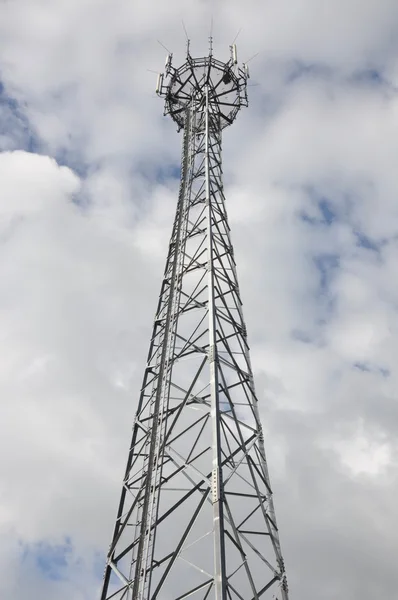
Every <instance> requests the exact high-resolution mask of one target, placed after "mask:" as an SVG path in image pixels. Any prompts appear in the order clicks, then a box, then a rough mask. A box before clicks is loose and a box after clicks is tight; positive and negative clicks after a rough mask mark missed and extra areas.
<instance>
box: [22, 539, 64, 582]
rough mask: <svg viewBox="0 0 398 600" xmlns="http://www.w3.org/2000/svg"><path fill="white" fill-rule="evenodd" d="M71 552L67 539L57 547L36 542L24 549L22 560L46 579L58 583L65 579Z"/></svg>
mask: <svg viewBox="0 0 398 600" xmlns="http://www.w3.org/2000/svg"><path fill="white" fill-rule="evenodd" d="M72 551H73V547H72V542H71V540H70V539H69V538H65V541H64V543H63V544H57V545H53V544H50V543H48V542H38V543H37V544H32V545H30V546H27V547H26V548H25V549H24V552H23V558H22V560H23V562H30V563H31V564H33V565H34V566H35V567H36V569H38V570H39V571H40V572H41V574H42V575H43V577H45V578H46V579H50V580H51V581H59V580H62V579H65V577H66V570H67V569H68V566H69V562H70V557H71V554H72Z"/></svg>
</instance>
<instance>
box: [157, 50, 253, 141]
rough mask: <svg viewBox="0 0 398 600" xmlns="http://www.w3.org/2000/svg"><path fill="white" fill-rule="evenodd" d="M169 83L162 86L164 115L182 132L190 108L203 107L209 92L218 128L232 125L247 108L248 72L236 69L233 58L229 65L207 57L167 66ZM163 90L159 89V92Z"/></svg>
mask: <svg viewBox="0 0 398 600" xmlns="http://www.w3.org/2000/svg"><path fill="white" fill-rule="evenodd" d="M166 76H168V81H167V82H166V83H165V84H164V85H162V90H161V95H163V96H164V97H165V105H166V106H165V112H166V114H169V115H170V116H171V118H172V119H173V120H174V121H175V122H176V123H177V125H178V128H179V129H183V128H184V125H185V120H186V118H187V109H188V108H189V107H190V106H192V103H194V105H195V106H197V107H198V106H201V105H202V106H204V105H205V102H206V92H208V98H209V105H210V109H211V111H212V113H213V115H214V114H216V115H218V117H219V125H220V128H221V129H224V128H225V127H227V126H228V125H231V124H232V123H233V121H234V119H235V118H236V115H237V114H238V112H239V109H240V108H241V106H247V96H246V79H247V77H246V73H245V71H244V70H242V69H240V68H238V67H236V63H235V62H234V61H233V60H232V59H231V60H229V61H228V62H227V63H224V62H221V61H219V60H216V59H215V58H213V56H211V55H210V56H207V57H205V58H195V59H193V58H191V57H190V56H189V55H188V56H187V60H186V62H185V63H184V64H183V65H182V66H181V67H180V68H179V69H175V68H173V67H171V60H169V61H168V63H166ZM159 91H160V90H159Z"/></svg>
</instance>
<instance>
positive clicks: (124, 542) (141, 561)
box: [101, 41, 288, 600]
mask: <svg viewBox="0 0 398 600" xmlns="http://www.w3.org/2000/svg"><path fill="white" fill-rule="evenodd" d="M247 78H248V70H247V67H246V66H245V65H243V66H242V67H239V66H238V64H237V56H236V47H235V46H234V45H233V46H231V57H230V59H229V61H228V62H220V61H218V60H216V59H215V58H214V57H213V53H212V41H211V42H210V51H209V55H208V56H207V57H204V58H196V59H193V58H192V57H191V55H190V51H189V43H188V45H187V57H186V61H185V63H184V64H183V65H182V66H181V67H179V68H178V69H176V68H174V67H173V66H172V56H171V55H169V56H168V57H167V60H166V66H165V74H164V75H163V74H162V75H160V76H159V78H158V83H157V93H158V94H159V95H160V96H163V97H164V98H165V107H166V108H165V114H168V115H170V116H171V117H172V119H173V120H174V121H175V122H176V123H177V125H178V129H182V130H183V148H182V160H181V182H180V190H179V196H178V202H177V210H176V216H175V220H174V226H173V230H172V235H171V240H170V243H169V249H168V256H167V260H166V268H165V271H164V276H163V280H162V285H161V290H160V296H159V301H158V306H157V310H156V315H155V321H154V326H153V333H152V337H151V341H150V347H149V353H148V359H147V365H146V368H145V372H144V378H143V384H142V388H141V394H140V398H139V403H138V409H137V413H136V416H135V420H134V425H133V437H132V442H131V446H130V450H129V455H128V460H127V467H126V472H125V476H124V479H123V486H122V492H121V498H120V503H119V508H118V512H117V517H116V522H115V527H114V532H113V537H112V541H111V545H110V548H109V552H108V556H107V563H106V568H105V575H104V581H103V586H102V593H101V600H111V599H113V600H155V599H157V600H182V599H183V598H191V599H193V600H235V599H240V600H249V599H253V600H258V599H259V598H260V597H261V598H264V599H267V598H268V599H271V598H273V599H277V600H288V589H287V582H286V575H285V568H284V562H283V558H282V553H281V548H280V543H279V532H278V528H277V523H276V519H275V511H274V506H273V497H272V490H271V484H270V479H269V475H268V468H267V463H266V458H265V451H264V438H263V432H262V426H261V422H260V417H259V411H258V401H257V397H256V393H255V388H254V382H253V373H252V368H251V364H250V356H249V346H248V342H247V334H246V326H245V322H244V319H243V312H242V303H241V298H240V292H239V286H238V279H237V274H236V266H235V260H234V253H233V246H232V242H231V236H230V227H229V225H228V218H227V212H226V206H225V197H224V188H223V183H222V162H221V158H222V151H221V141H222V130H223V129H224V128H225V127H227V126H228V125H231V124H232V123H233V121H234V120H235V118H236V116H237V113H238V112H239V110H240V108H241V107H242V106H247Z"/></svg>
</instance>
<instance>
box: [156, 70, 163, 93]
mask: <svg viewBox="0 0 398 600" xmlns="http://www.w3.org/2000/svg"><path fill="white" fill-rule="evenodd" d="M162 87H163V73H159V74H158V78H157V81H156V90H155V91H156V93H157V94H158V95H159V94H160V93H161V92H162Z"/></svg>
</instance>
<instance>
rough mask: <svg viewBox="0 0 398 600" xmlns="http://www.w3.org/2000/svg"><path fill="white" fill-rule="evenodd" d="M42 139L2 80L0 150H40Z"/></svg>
mask: <svg viewBox="0 0 398 600" xmlns="http://www.w3.org/2000/svg"><path fill="white" fill-rule="evenodd" d="M40 147H41V142H40V139H39V137H38V135H37V133H36V132H35V131H34V128H33V127H32V125H31V124H30V122H29V119H28V118H27V116H26V115H25V113H24V111H23V108H22V107H21V106H20V105H19V103H18V102H17V100H16V99H15V98H13V97H12V96H10V95H8V93H7V91H6V89H5V87H4V84H3V83H2V82H1V81H0V151H4V150H26V151H27V152H37V153H38V152H39V151H40Z"/></svg>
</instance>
